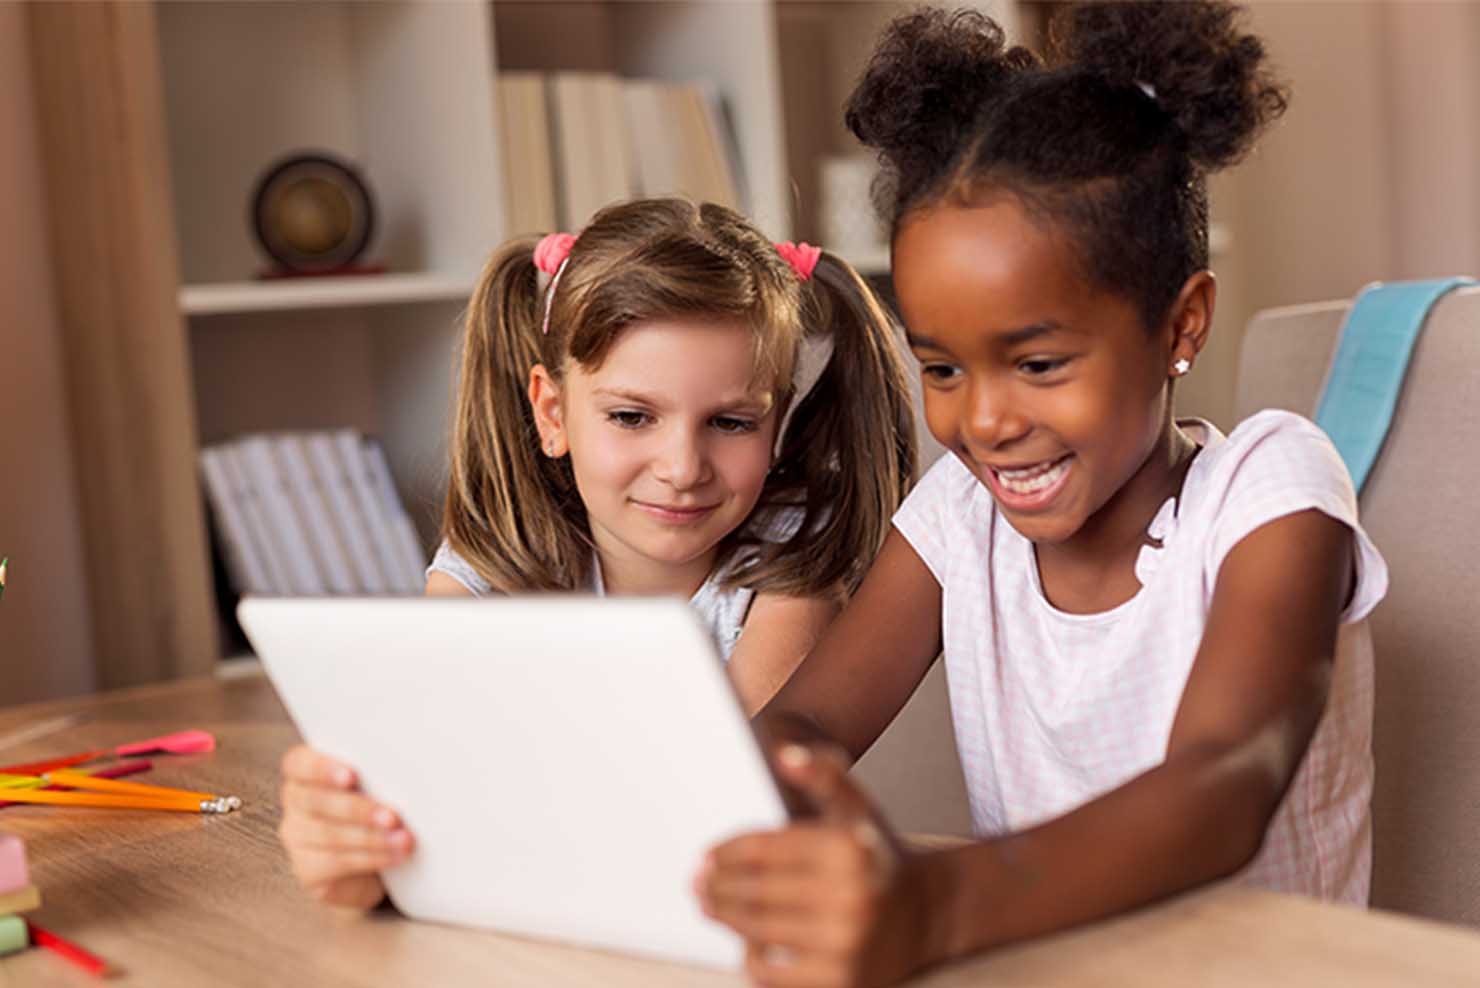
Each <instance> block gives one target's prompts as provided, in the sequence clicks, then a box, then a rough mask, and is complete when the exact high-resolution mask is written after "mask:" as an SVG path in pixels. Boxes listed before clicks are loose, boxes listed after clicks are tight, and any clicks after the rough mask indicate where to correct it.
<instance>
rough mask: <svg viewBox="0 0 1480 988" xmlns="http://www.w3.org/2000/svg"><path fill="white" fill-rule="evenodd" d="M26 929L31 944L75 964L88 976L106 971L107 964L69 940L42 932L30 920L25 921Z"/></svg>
mask: <svg viewBox="0 0 1480 988" xmlns="http://www.w3.org/2000/svg"><path fill="white" fill-rule="evenodd" d="M26 927H27V929H29V930H30V932H31V943H33V944H35V945H36V946H38V947H43V948H45V949H46V950H49V951H51V952H52V953H54V954H57V955H59V956H61V957H65V958H66V959H67V960H69V961H71V962H72V963H73V964H76V965H77V966H78V967H80V968H82V969H83V970H84V971H86V972H87V973H88V974H92V975H98V976H101V975H102V974H103V973H104V972H106V971H107V970H108V962H107V961H105V960H103V959H102V958H101V957H98V956H96V955H95V954H90V953H88V952H87V951H85V950H83V949H82V948H81V947H79V946H77V944H75V943H72V942H71V941H69V940H63V939H62V938H61V937H59V936H57V935H56V934H55V933H53V932H51V931H50V930H44V929H42V928H41V927H39V926H37V925H36V924H35V923H33V922H31V921H30V920H26Z"/></svg>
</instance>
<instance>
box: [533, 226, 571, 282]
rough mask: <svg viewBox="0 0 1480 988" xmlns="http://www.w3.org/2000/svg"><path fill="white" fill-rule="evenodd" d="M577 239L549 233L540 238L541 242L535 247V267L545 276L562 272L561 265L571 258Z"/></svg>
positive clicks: (568, 235)
mask: <svg viewBox="0 0 1480 988" xmlns="http://www.w3.org/2000/svg"><path fill="white" fill-rule="evenodd" d="M575 243H576V238H575V236H574V235H573V234H569V233H547V234H545V235H544V236H543V237H541V238H540V242H539V243H537V244H535V245H534V266H535V267H537V268H539V269H540V270H541V271H543V272H545V274H555V273H556V272H557V271H559V270H560V265H562V264H564V263H565V259H566V258H568V257H570V249H571V248H572V247H574V246H575Z"/></svg>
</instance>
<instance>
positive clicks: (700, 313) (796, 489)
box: [442, 199, 915, 596]
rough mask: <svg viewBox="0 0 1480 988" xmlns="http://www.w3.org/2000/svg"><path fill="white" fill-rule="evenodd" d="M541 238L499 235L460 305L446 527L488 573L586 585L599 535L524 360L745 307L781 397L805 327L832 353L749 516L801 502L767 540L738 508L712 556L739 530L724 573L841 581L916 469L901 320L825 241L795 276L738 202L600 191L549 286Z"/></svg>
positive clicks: (520, 584) (828, 590)
mask: <svg viewBox="0 0 1480 988" xmlns="http://www.w3.org/2000/svg"><path fill="white" fill-rule="evenodd" d="M534 246H535V241H534V240H532V239H525V240H519V241H514V242H511V243H508V244H505V245H504V246H503V247H501V248H500V249H499V250H498V251H497V252H496V253H495V254H494V255H493V257H492V258H491V259H490V260H489V262H488V264H487V266H486V267H485V268H484V270H483V274H482V276H481V277H480V278H479V280H478V286H477V288H476V289H475V291H474V293H473V297H472V300H471V302H470V304H469V307H468V312H467V316H466V320H465V326H464V334H463V351H462V364H461V369H460V371H459V378H460V380H459V389H458V398H457V408H456V413H455V416H454V420H453V432H452V440H451V453H452V474H451V478H450V483H449V484H448V489H447V500H446V504H445V507H444V510H443V516H442V530H443V536H444V537H445V538H446V539H447V541H448V543H449V544H450V545H451V547H452V548H453V549H454V550H455V551H456V552H457V553H458V554H459V555H461V556H462V557H463V558H464V559H465V560H467V562H468V563H469V564H470V565H471V566H472V567H473V569H474V570H476V571H477V572H478V574H479V575H480V576H482V577H483V578H484V579H485V580H487V581H488V583H489V584H490V585H491V586H492V587H493V589H494V590H496V591H500V592H505V593H512V592H519V591H531V590H574V589H579V588H583V587H586V586H589V584H590V580H591V561H592V541H591V534H590V528H589V525H588V522H587V517H586V509H585V506H584V504H583V503H582V502H581V498H580V495H579V493H578V492H577V490H576V485H575V477H574V474H573V473H572V471H571V467H570V464H569V461H568V458H566V459H560V460H554V459H550V458H547V457H545V456H544V455H542V453H541V450H540V440H539V434H538V431H537V429H536V427H535V421H534V415H533V411H532V409H531V408H530V405H529V402H528V399H527V388H528V382H529V373H530V370H531V369H532V368H533V367H534V366H535V365H536V364H543V365H544V366H545V367H546V368H547V369H548V370H549V372H550V373H551V374H552V376H554V377H555V378H556V380H557V382H558V381H559V379H560V375H561V371H562V368H564V367H565V365H566V360H567V359H570V360H574V361H576V363H578V364H579V365H580V366H582V367H584V368H587V369H589V370H594V369H596V368H598V367H599V366H600V365H601V363H602V361H603V360H604V359H605V357H606V355H607V354H608V353H609V352H610V351H611V348H612V346H613V345H614V344H615V343H616V341H617V339H618V337H619V336H620V334H621V332H622V330H623V329H625V328H626V327H627V326H630V325H633V324H635V323H642V322H647V321H650V320H656V319H667V318H672V317H698V318H704V319H713V318H725V319H737V320H740V321H742V322H743V323H744V324H745V325H748V326H750V327H753V328H754V330H755V334H756V351H755V353H756V364H755V366H756V374H757V378H758V379H759V380H765V381H770V382H776V389H777V391H778V395H777V400H778V404H777V411H776V414H777V415H778V416H781V415H782V414H784V413H785V411H786V409H787V408H788V407H789V405H790V403H791V401H792V399H793V395H792V393H791V391H792V387H791V380H792V373H793V369H794V367H795V364H796V361H797V354H798V351H799V348H800V345H801V342H802V338H803V335H804V334H808V335H810V334H818V333H824V334H830V335H831V337H832V339H833V354H832V357H831V359H830V361H829V362H828V365H827V368H826V370H824V372H823V374H822V376H821V378H820V379H819V380H818V382H817V384H816V386H815V387H814V388H813V389H812V390H811V392H810V393H808V394H807V395H806V396H804V398H803V400H802V402H801V404H800V405H798V407H797V409H796V411H795V412H794V413H793V415H792V419H791V421H790V424H789V425H788V427H787V432H786V435H785V436H784V437H783V438H782V441H781V446H780V450H779V452H778V455H777V457H776V459H775V462H774V463H773V465H772V469H771V471H770V473H769V474H768V475H767V478H766V481H765V484H764V487H763V489H762V491H761V495H760V499H759V500H758V502H757V504H756V507H755V509H754V510H753V511H752V513H751V519H756V518H757V517H760V518H766V517H770V516H771V514H772V513H773V512H774V511H777V510H784V509H788V508H791V509H794V510H800V511H801V512H802V520H801V524H800V525H799V526H798V527H797V528H796V530H795V531H794V532H793V533H792V534H790V536H789V537H787V538H785V539H784V540H782V541H779V542H771V541H768V540H766V539H764V538H762V537H761V535H760V533H757V532H755V531H752V530H751V529H752V527H753V526H752V525H751V524H749V521H750V519H748V520H747V523H746V524H742V525H741V526H739V528H737V529H736V531H734V532H732V533H730V535H728V536H726V538H725V539H724V540H723V541H722V542H721V545H720V556H719V561H718V563H717V565H719V566H723V565H724V563H725V562H726V561H727V560H729V559H731V558H733V554H734V552H735V550H736V549H737V548H739V547H740V546H742V545H746V546H751V547H755V549H756V552H755V559H754V562H753V564H751V565H748V566H746V567H745V568H744V569H742V570H739V571H735V572H730V573H728V574H727V576H726V582H727V583H729V584H731V585H734V584H739V583H743V584H744V585H745V586H747V587H752V588H754V589H757V590H764V591H770V592H775V593H782V594H789V595H795V596H825V595H832V594H838V593H847V592H851V591H852V590H853V589H854V588H855V587H856V586H857V584H858V581H859V580H860V579H862V576H863V573H864V572H865V570H866V569H867V568H868V565H869V564H870V563H871V562H872V560H873V557H874V555H875V553H876V552H877V551H878V549H879V546H880V545H881V544H882V543H883V539H884V536H885V535H886V534H887V532H888V528H889V521H890V517H891V516H892V514H893V512H894V509H895V508H896V507H898V505H899V503H900V501H901V500H902V499H903V497H904V494H905V491H906V490H907V488H908V486H909V483H910V480H911V478H912V477H913V475H914V469H915V439H914V436H915V433H914V418H913V412H912V406H911V403H910V397H909V394H910V393H909V385H908V379H907V377H906V375H905V370H904V365H903V360H902V358H901V356H900V352H899V347H898V345H897V344H896V342H895V339H894V335H895V330H894V327H893V324H892V323H891V321H890V320H889V318H888V317H887V316H886V315H885V313H884V310H883V308H882V307H881V306H880V304H879V302H878V300H877V299H876V298H875V297H874V295H873V293H872V292H871V291H870V290H869V289H868V287H867V286H866V285H865V284H864V283H863V281H862V279H860V278H859V277H858V274H857V273H856V272H855V271H854V270H853V269H852V268H851V267H849V266H848V265H847V263H846V262H844V261H842V260H839V259H838V258H836V257H833V256H832V255H829V254H824V255H823V256H822V258H821V260H820V261H819V263H818V265H817V268H816V270H815V271H814V273H813V276H812V278H811V280H810V281H807V282H803V281H802V280H801V279H800V278H798V276H797V274H796V273H795V272H794V271H793V270H792V268H791V267H790V266H789V265H788V264H787V263H786V261H784V260H783V259H782V258H781V256H780V254H778V253H777V252H776V249H775V247H774V245H773V244H772V243H771V242H770V241H769V240H767V239H766V238H765V237H763V236H762V235H761V234H760V233H759V231H757V230H756V229H755V227H753V226H752V225H751V224H750V223H749V222H747V221H746V220H745V219H744V218H743V217H741V216H740V215H739V214H737V213H735V212H733V211H731V210H729V209H726V208H724V207H722V206H717V205H713V204H704V205H696V204H694V203H691V202H688V201H685V200H681V199H643V200H635V201H632V202H627V203H623V204H620V205H616V206H610V207H608V208H606V209H604V210H602V211H601V212H599V213H597V214H596V216H595V217H594V218H593V219H592V221H591V223H590V224H589V225H588V226H587V227H586V228H585V229H584V230H582V231H581V234H580V238H579V239H578V240H577V241H576V243H575V246H574V247H573V248H572V250H571V253H570V259H569V262H568V264H567V265H566V269H565V271H564V273H563V274H562V276H561V280H560V283H559V289H558V291H557V292H556V293H555V297H554V298H553V299H552V300H551V303H550V304H551V308H550V322H549V332H548V334H546V333H542V332H541V325H542V323H543V321H544V316H545V311H544V306H545V293H544V290H543V287H542V284H541V280H540V278H539V276H538V272H537V271H536V269H535V265H534V258H533V251H534Z"/></svg>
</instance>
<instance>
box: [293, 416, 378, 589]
mask: <svg viewBox="0 0 1480 988" xmlns="http://www.w3.org/2000/svg"><path fill="white" fill-rule="evenodd" d="M303 447H304V451H305V452H306V453H307V454H308V463H309V467H310V469H312V470H313V473H314V477H315V479H316V480H317V481H318V485H319V489H320V491H321V492H322V493H323V495H324V499H325V500H326V501H327V502H328V504H329V505H330V509H329V510H330V513H331V514H332V515H333V518H334V522H335V525H336V526H337V528H338V530H339V533H340V537H341V539H342V540H343V543H344V546H345V548H346V549H347V550H348V552H349V561H350V566H351V567H352V568H353V570H354V573H355V578H356V582H357V583H358V584H359V586H361V587H362V588H363V589H364V591H365V592H366V593H372V594H381V593H386V592H388V591H389V590H390V584H389V583H388V582H387V579H386V574H385V572H384V571H383V570H382V569H381V567H380V564H379V562H378V560H377V558H376V553H375V547H374V544H373V543H372V542H371V540H370V523H369V522H368V521H367V520H366V518H365V515H364V512H363V511H362V510H361V508H360V505H359V498H358V496H357V495H356V493H355V489H354V488H355V482H354V478H353V477H352V476H351V475H350V472H349V469H348V468H347V467H345V466H344V464H343V463H341V462H340V458H339V453H338V451H337V450H336V449H335V446H334V438H333V436H331V435H330V434H329V433H326V432H319V433H313V434H311V435H308V436H305V437H304V439H303Z"/></svg>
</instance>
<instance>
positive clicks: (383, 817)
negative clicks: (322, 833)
mask: <svg viewBox="0 0 1480 988" xmlns="http://www.w3.org/2000/svg"><path fill="white" fill-rule="evenodd" d="M283 813H284V815H285V816H286V815H287V814H289V813H301V814H303V815H305V816H314V817H321V818H323V819H325V820H332V821H334V822H336V823H344V824H353V825H354V826H358V827H366V828H379V829H381V830H393V829H395V828H396V827H398V826H400V823H401V818H400V816H399V815H398V814H397V813H396V811H395V810H393V809H391V808H390V807H389V806H383V805H381V804H380V803H377V802H376V801H375V800H373V799H371V798H370V797H369V796H366V795H364V794H363V793H359V792H341V791H339V790H336V789H324V788H323V787H321V786H315V785H302V784H300V783H296V782H285V783H283Z"/></svg>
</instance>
